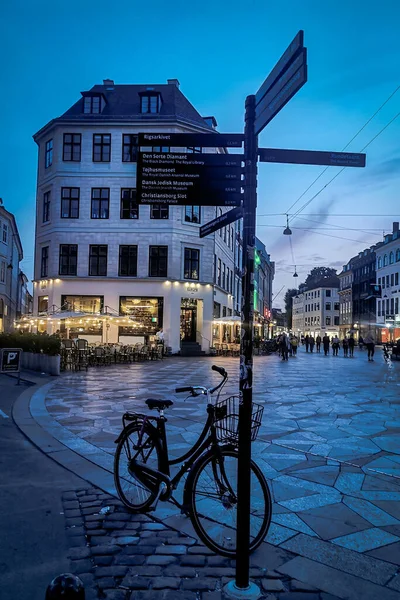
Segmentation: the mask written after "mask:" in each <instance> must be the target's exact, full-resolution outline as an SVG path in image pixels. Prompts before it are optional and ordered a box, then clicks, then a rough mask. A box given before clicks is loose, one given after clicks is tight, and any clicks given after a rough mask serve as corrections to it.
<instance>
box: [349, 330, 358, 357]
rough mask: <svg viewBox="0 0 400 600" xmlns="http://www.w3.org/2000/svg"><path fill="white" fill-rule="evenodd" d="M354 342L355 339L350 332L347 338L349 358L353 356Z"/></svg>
mask: <svg viewBox="0 0 400 600" xmlns="http://www.w3.org/2000/svg"><path fill="white" fill-rule="evenodd" d="M355 344H356V342H355V339H354V337H353V334H351V336H350V338H349V354H350V358H354V346H355Z"/></svg>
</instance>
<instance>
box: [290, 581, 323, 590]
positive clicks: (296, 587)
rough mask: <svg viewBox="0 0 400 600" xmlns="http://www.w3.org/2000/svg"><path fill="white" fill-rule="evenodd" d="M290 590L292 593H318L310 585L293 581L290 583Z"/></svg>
mask: <svg viewBox="0 0 400 600" xmlns="http://www.w3.org/2000/svg"><path fill="white" fill-rule="evenodd" d="M290 590H291V591H292V592H318V591H319V590H318V588H316V587H314V586H313V585H311V584H310V583H304V582H303V581H297V580H296V579H293V580H292V581H291V582H290Z"/></svg>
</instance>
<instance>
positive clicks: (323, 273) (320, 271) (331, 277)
mask: <svg viewBox="0 0 400 600" xmlns="http://www.w3.org/2000/svg"><path fill="white" fill-rule="evenodd" d="M305 285H306V287H307V289H309V290H312V289H313V288H317V287H329V286H332V287H339V278H338V277H337V275H336V269H332V268H331V267H314V268H313V269H311V271H310V273H309V274H308V275H307V279H306V281H305Z"/></svg>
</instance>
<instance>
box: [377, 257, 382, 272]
mask: <svg viewBox="0 0 400 600" xmlns="http://www.w3.org/2000/svg"><path fill="white" fill-rule="evenodd" d="M378 269H382V256H380V257H379V258H378Z"/></svg>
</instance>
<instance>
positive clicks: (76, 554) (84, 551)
mask: <svg viewBox="0 0 400 600" xmlns="http://www.w3.org/2000/svg"><path fill="white" fill-rule="evenodd" d="M90 556H91V552H90V548H88V547H87V546H85V547H84V548H70V550H69V552H68V558H70V559H71V560H77V559H79V558H90Z"/></svg>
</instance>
